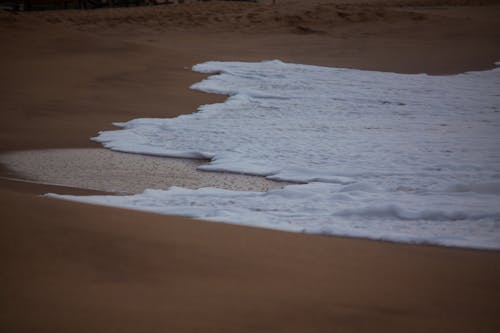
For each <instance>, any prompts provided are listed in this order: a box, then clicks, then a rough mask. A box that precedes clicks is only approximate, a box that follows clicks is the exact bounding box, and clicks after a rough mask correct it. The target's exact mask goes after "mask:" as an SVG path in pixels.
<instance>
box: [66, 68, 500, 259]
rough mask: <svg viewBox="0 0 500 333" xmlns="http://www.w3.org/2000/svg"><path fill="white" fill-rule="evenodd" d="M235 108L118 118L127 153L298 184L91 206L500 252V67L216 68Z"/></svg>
mask: <svg viewBox="0 0 500 333" xmlns="http://www.w3.org/2000/svg"><path fill="white" fill-rule="evenodd" d="M194 70H195V71H198V72H202V73H208V74H216V75H212V76H210V77H208V78H207V79H205V80H203V81H202V82H199V83H196V84H195V85H193V86H192V88H193V89H197V90H201V91H205V92H211V93H218V94H226V95H229V98H228V99H227V100H226V101H225V102H224V103H219V104H211V105H203V106H201V107H200V108H199V110H198V112H196V113H194V114H191V115H183V116H180V117H177V118H173V119H135V120H131V121H129V122H125V123H116V124H115V125H117V126H119V127H122V129H121V130H117V131H105V132H101V133H100V134H99V136H97V137H96V138H94V140H96V141H98V142H101V143H102V144H103V145H104V146H105V147H107V148H110V149H113V150H117V151H124V152H132V153H142V154H152V155H159V156H170V157H184V158H207V159H210V160H211V162H210V163H208V164H206V165H203V166H201V167H199V169H202V170H205V171H225V172H236V173H246V174H253V175H261V176H266V177H268V178H270V179H274V180H284V181H289V182H296V183H297V185H289V186H286V187H285V188H283V189H278V190H272V191H270V192H267V193H259V192H237V191H227V190H220V189H215V188H203V189H199V190H189V189H183V188H170V189H165V190H147V191H145V192H144V193H143V194H139V195H134V196H119V197H115V196H91V197H71V196H61V197H63V198H66V199H72V200H79V201H85V202H92V203H100V204H106V205H114V206H121V207H128V208H134V209H141V210H147V211H154V212H160V213H167V214H179V215H185V216H190V217H196V218H201V219H207V220H214V221H223V222H230V223H238V224H244V225H251V226H259V227H269V228H275V229H281V230H291V231H300V232H308V233H320V234H331V235H347V236H354V237H367V238H372V239H383V240H391V241H401V242H419V243H432V244H441V245H448V246H463V247H473V248H482V249H500V92H499V90H498V87H500V69H498V68H497V69H493V70H489V71H482V72H469V73H464V74H459V75H452V76H428V75H424V74H420V75H404V74H394V73H382V72H372V71H361V70H352V69H340V68H327V67H318V66H309V65H300V64H287V63H283V62H281V61H267V62H259V63H243V62H207V63H203V64H200V65H197V66H194Z"/></svg>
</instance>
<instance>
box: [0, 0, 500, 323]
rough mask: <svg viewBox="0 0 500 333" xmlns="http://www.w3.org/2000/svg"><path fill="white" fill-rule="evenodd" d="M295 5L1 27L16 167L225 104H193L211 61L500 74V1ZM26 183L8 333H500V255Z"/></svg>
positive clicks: (5, 208)
mask: <svg viewBox="0 0 500 333" xmlns="http://www.w3.org/2000/svg"><path fill="white" fill-rule="evenodd" d="M277 2H278V4H277V5H275V6H272V5H270V1H268V3H266V2H265V1H263V2H261V3H258V4H254V3H243V2H213V3H212V2H201V3H188V4H184V5H168V6H157V7H137V8H121V9H102V10H92V11H77V10H71V11H47V12H33V13H19V14H12V13H7V12H0V43H1V45H2V52H0V59H1V61H0V74H1V76H0V110H1V112H0V153H10V154H14V153H15V154H18V151H28V150H42V149H44V150H45V149H52V150H53V149H65V151H66V153H69V155H64V156H65V158H66V159H72V160H73V159H74V158H73V157H71V156H74V155H71V154H74V153H75V150H74V149H76V148H79V149H83V150H86V151H87V150H91V151H92V152H94V150H95V151H98V150H99V148H101V146H100V145H99V144H97V143H95V142H92V141H90V140H89V138H90V137H93V136H95V135H96V133H97V132H98V131H100V130H107V129H113V126H112V122H117V121H127V120H130V119H133V118H140V117H174V116H177V115H181V114H188V113H192V112H194V111H195V110H196V109H197V107H198V106H199V105H202V104H207V103H214V102H220V101H223V100H224V99H225V96H219V95H214V94H206V93H201V92H199V91H195V90H191V89H189V87H190V85H191V84H193V83H195V82H198V81H200V80H201V79H203V78H204V75H202V74H199V73H195V72H193V71H191V67H192V66H193V65H195V64H197V63H201V62H204V61H208V60H241V61H260V60H270V59H280V60H283V61H287V62H295V63H305V64H314V65H325V66H338V67H348V68H358V69H369V70H380V71H391V72H398V73H428V74H432V75H443V74H454V73H461V72H465V71H472V70H483V69H489V68H493V67H494V66H495V65H494V63H495V62H496V61H499V60H500V44H499V43H498V41H499V40H500V19H499V18H500V4H499V3H498V1H446V0H444V1H438V0H434V1H426V0H423V1H412V0H404V1H363V2H361V1H353V2H350V3H349V4H346V3H342V2H335V1H305V0H303V1H299V0H297V1H292V0H289V1H285V0H278V1H277ZM92 154H93V153H92ZM92 154H91V155H92ZM92 156H94V155H92ZM99 156H101V155H99ZM49 159H50V160H51V161H53V159H52V158H49ZM98 159H100V161H99V162H100V163H104V166H103V164H98V165H99V167H100V168H103V169H105V168H106V166H105V162H103V161H102V159H103V158H102V157H98ZM35 161H37V160H35ZM33 163H38V162H33ZM120 163H121V162H120ZM50 165H51V168H52V169H54V168H59V166H60V165H61V164H60V163H59V164H57V163H55V164H50ZM70 165H71V164H70ZM91 165H97V164H91ZM184 168H185V166H184V164H182V165H180V166H179V169H184ZM133 170H134V171H131V173H130V174H127V175H125V179H126V178H127V177H128V178H130V177H133V176H134V173H138V172H141V168H140V167H139V168H134V169H133ZM52 171H53V172H52V173H56V174H57V173H58V171H57V170H52ZM66 171H67V170H66ZM66 171H65V172H66ZM59 173H61V172H59ZM68 177H69V178H71V174H70V175H69V176H68ZM106 177H110V176H106ZM183 177H185V176H184V175H182V174H179V175H178V176H177V174H176V175H175V176H173V178H176V179H177V178H183ZM25 178H29V177H26V176H23V174H22V173H21V172H16V171H15V170H12V169H7V167H6V166H0V202H1V209H0V221H1V222H0V226H1V231H0V237H1V242H0V244H1V245H0V256H1V259H2V263H3V266H2V269H1V270H0V285H1V288H0V330H1V331H6V332H34V331H36V332H68V331H69V332H89V331H98V332H101V331H102V332H109V331H120V332H138V331H145V332H165V331H171V332H194V331H208V332H226V331H227V332H235V331H236V332H239V331H241V332H255V331H262V332H264V331H266V332H332V331H333V332H337V331H338V332H360V331H368V332H372V331H384V332H391V331H394V332H400V331H403V330H404V331H409V332H422V331H437V332H452V331H453V332H455V331H463V332H471V331H478V332H496V331H498V330H499V329H500V319H499V318H498V315H497V314H498V313H499V312H500V304H499V303H498V300H497V298H498V297H496V295H498V293H499V292H500V282H499V281H500V253H499V252H498V251H476V250H466V249H456V248H445V247H436V246H425V245H410V244H395V243H387V242H377V241H368V240H362V239H350V238H341V237H323V236H311V235H303V234H293V233H286V232H279V231H271V230H261V229H256V228H248V227H240V226H233V225H227V224H220V223H210V222H202V221H195V220H190V219H186V218H181V217H175V216H164V215H156V214H148V213H141V212H135V211H128V210H123V209H115V208H107V207H100V206H92V205H84V204H78V203H71V202H66V201H60V200H56V199H52V198H47V197H43V196H41V195H42V194H44V193H47V192H55V193H62V194H64V193H67V194H95V193H104V192H120V191H121V190H117V189H116V190H115V189H112V188H109V186H108V185H103V186H102V187H97V186H94V185H92V186H86V185H85V184H82V183H78V184H76V185H72V186H55V185H48V184H39V183H32V182H26V181H19V180H26V179H25ZM191 181H194V182H197V180H196V179H195V180H193V179H191ZM95 182H97V183H100V182H99V179H97V180H95ZM95 182H94V184H95ZM121 182H122V183H123V181H121ZM263 186H264V187H265V186H267V185H263ZM125 192H126V191H125Z"/></svg>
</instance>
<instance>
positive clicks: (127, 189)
mask: <svg viewBox="0 0 500 333" xmlns="http://www.w3.org/2000/svg"><path fill="white" fill-rule="evenodd" d="M0 163H2V164H4V166H6V167H7V168H8V169H9V170H13V171H14V177H21V178H22V179H24V180H27V181H32V182H35V183H44V184H54V185H62V186H68V187H76V188H82V189H88V190H96V191H104V192H114V193H120V194H134V193H142V192H143V191H144V190H146V189H167V188H169V187H171V186H181V187H186V188H193V189H195V188H202V187H217V188H223V189H227V190H236V191H260V192H264V191H268V190H271V189H275V188H281V187H283V186H284V185H285V184H286V183H280V182H275V181H271V180H267V179H265V178H263V177H256V176H249V175H241V174H234V173H214V172H210V173H208V172H203V171H198V170H197V169H196V168H197V167H198V166H200V165H203V164H206V163H208V162H207V161H203V160H196V159H174V158H162V157H155V156H144V155H136V154H125V153H118V152H113V151H111V150H107V149H99V148H79V149H46V150H27V151H15V152H9V153H5V154H2V155H0ZM11 172H12V171H11Z"/></svg>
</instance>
